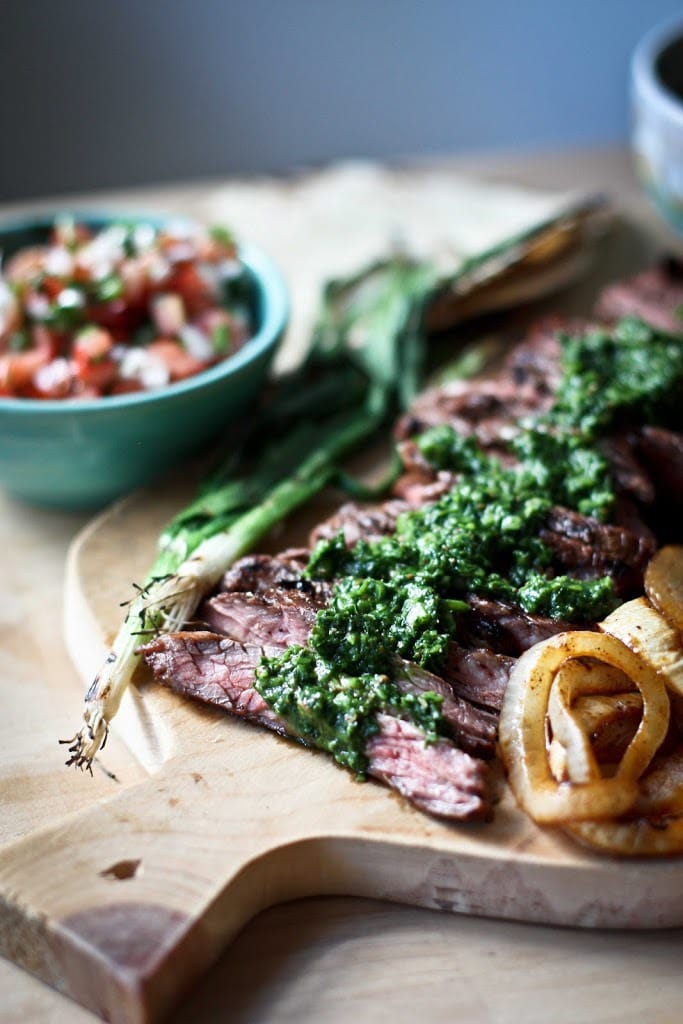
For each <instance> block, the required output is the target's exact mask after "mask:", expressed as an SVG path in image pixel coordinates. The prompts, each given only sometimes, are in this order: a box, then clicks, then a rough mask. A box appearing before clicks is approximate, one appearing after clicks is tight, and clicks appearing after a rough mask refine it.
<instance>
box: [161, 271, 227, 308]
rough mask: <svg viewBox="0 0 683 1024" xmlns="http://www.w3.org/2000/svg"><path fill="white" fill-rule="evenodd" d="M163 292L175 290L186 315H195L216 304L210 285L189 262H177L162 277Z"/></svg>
mask: <svg viewBox="0 0 683 1024" xmlns="http://www.w3.org/2000/svg"><path fill="white" fill-rule="evenodd" d="M163 290H164V291H165V292H177V293H178V294H179V295H180V296H181V298H182V300H183V303H184V304H185V309H186V310H187V313H188V316H190V317H195V316H197V315H198V314H199V313H202V312H203V311H204V310H205V309H210V308H211V307H212V306H214V305H215V304H216V298H215V296H214V294H213V291H212V289H211V286H210V285H209V284H208V283H207V282H206V281H205V280H204V278H203V277H202V276H201V274H200V273H199V272H198V270H197V268H196V267H195V266H193V265H192V264H191V263H178V264H177V265H176V266H175V267H173V269H172V270H171V272H170V274H169V275H168V276H167V277H166V278H165V279H164V282H163Z"/></svg>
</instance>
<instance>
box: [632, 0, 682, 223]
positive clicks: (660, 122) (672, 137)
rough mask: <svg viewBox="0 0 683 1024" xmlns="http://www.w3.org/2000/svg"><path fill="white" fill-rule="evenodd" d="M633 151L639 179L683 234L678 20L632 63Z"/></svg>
mask: <svg viewBox="0 0 683 1024" xmlns="http://www.w3.org/2000/svg"><path fill="white" fill-rule="evenodd" d="M631 99H632V107H633V136H632V138H633V150H634V153H635V157H636V166H637V169H638V173H639V175H640V178H641V181H642V183H643V185H644V187H645V190H646V191H647V193H648V195H649V196H650V198H651V199H652V201H653V203H654V204H655V206H656V207H657V208H658V210H659V212H660V213H661V214H662V216H663V217H664V218H665V220H667V221H668V222H669V224H670V225H671V226H672V227H673V228H675V229H676V230H677V231H678V232H680V233H681V234H683V17H681V16H680V15H679V16H678V18H677V19H676V20H675V21H673V22H669V23H668V24H666V25H663V26H659V27H658V28H655V29H654V30H653V31H652V32H650V33H649V34H648V35H647V36H646V37H645V38H644V39H643V40H642V42H641V43H640V44H639V46H638V47H637V49H636V51H635V53H634V56H633V61H632V64H631Z"/></svg>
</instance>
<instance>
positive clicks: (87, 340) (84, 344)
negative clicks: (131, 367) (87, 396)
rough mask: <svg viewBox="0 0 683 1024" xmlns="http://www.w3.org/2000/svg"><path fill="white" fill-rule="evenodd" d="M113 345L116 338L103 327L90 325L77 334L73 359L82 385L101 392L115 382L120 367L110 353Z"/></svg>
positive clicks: (77, 376) (76, 374) (76, 373)
mask: <svg viewBox="0 0 683 1024" xmlns="http://www.w3.org/2000/svg"><path fill="white" fill-rule="evenodd" d="M113 345H114V339H113V338H112V336H111V334H110V333H109V331H105V330H104V328H103V327H88V328H87V329H86V330H85V331H81V332H80V334H78V335H77V337H76V339H75V341H74V343H73V360H74V367H75V376H76V378H77V380H78V382H79V384H80V385H81V386H83V387H87V388H93V389H94V390H96V391H97V392H98V393H100V394H101V393H102V392H103V391H106V390H107V388H109V387H110V386H111V384H113V383H114V380H115V379H116V376H117V373H118V367H117V364H116V362H115V361H114V360H113V359H112V358H111V355H110V353H111V350H112V347H113Z"/></svg>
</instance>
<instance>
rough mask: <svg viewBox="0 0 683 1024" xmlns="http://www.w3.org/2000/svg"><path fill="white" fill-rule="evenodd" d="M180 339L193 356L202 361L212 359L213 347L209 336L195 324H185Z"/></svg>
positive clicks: (180, 332)
mask: <svg viewBox="0 0 683 1024" xmlns="http://www.w3.org/2000/svg"><path fill="white" fill-rule="evenodd" d="M179 337H180V340H181V341H182V343H183V345H184V346H185V348H186V349H187V351H188V352H189V354H190V355H191V356H193V357H194V358H195V359H201V360H202V361H205V360H208V359H212V358H213V355H214V349H213V345H212V344H211V342H210V341H209V339H208V338H207V336H206V335H205V334H204V333H203V331H200V330H199V328H198V327H195V326H194V324H185V326H184V327H181V329H180V331H179Z"/></svg>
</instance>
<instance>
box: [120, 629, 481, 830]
mask: <svg viewBox="0 0 683 1024" xmlns="http://www.w3.org/2000/svg"><path fill="white" fill-rule="evenodd" d="M140 651H141V654H142V656H143V657H144V659H145V661H146V662H147V664H148V665H149V667H150V668H151V670H152V672H153V673H154V676H155V678H156V679H157V680H158V681H159V682H160V683H162V684H164V685H166V686H170V687H171V689H173V690H175V691H176V693H180V694H183V695H184V696H187V697H194V698H196V699H197V700H201V701H203V702H205V703H208V704H216V705H218V706H219V707H222V708H225V709H226V710H227V711H230V712H231V713H232V714H234V715H236V716H238V717H240V718H247V719H250V720H253V721H256V722H258V723H259V724H261V725H265V726H267V727H268V728H269V729H273V730H274V731H275V732H278V733H280V734H281V735H290V732H289V729H288V726H287V725H286V723H285V722H283V721H281V720H280V719H279V718H278V717H277V715H275V714H274V713H273V712H272V711H271V710H270V708H269V707H268V706H267V704H266V702H265V701H264V700H263V698H262V697H261V695H260V694H259V693H257V691H256V690H255V689H254V672H255V669H256V666H257V664H258V662H259V660H260V658H261V656H262V655H263V654H268V653H269V652H268V650H267V649H265V648H263V647H259V646H257V645H253V644H238V643H236V641H234V640H230V639H229V638H227V637H223V636H217V635H216V634H213V633H208V632H201V633H169V634H166V635H165V636H160V637H157V638H156V639H154V640H152V641H150V642H149V643H147V644H145V645H144V646H143V647H141V649H140ZM377 723H378V726H379V732H378V733H377V734H376V735H375V736H373V737H372V738H371V739H370V740H369V742H368V745H367V748H366V751H365V753H366V756H367V758H368V762H369V764H368V774H369V775H371V776H373V777H374V778H377V779H380V780H381V781H383V782H385V783H387V785H389V786H390V787H391V788H392V789H395V790H397V792H399V793H401V794H402V795H403V796H405V797H406V799H408V800H409V801H410V802H411V803H412V804H414V805H415V806H416V807H419V808H420V810H423V811H426V812H427V813H428V814H433V815H435V816H436V817H440V818H446V819H449V820H452V821H466V820H470V819H487V818H490V816H491V805H490V801H489V795H488V771H487V767H486V765H485V764H484V762H483V761H480V760H478V759H477V758H473V757H470V755H469V754H466V753H465V752H464V751H463V750H460V749H459V748H458V747H455V746H454V745H453V744H452V743H451V742H450V741H449V740H445V739H440V740H438V741H437V742H436V743H433V744H426V743H425V740H424V734H423V733H422V732H421V731H420V730H419V729H418V728H417V727H416V726H414V725H412V724H411V723H410V722H404V721H402V720H400V719H397V718H393V717H392V716H391V715H385V714H380V715H378V716H377Z"/></svg>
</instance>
